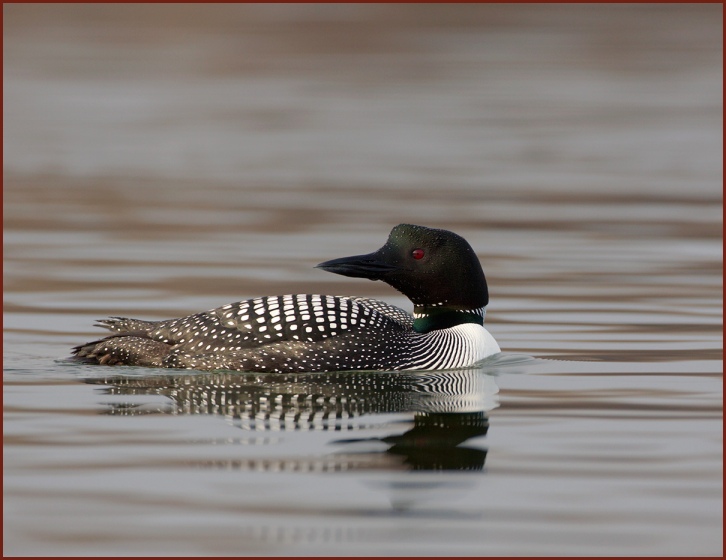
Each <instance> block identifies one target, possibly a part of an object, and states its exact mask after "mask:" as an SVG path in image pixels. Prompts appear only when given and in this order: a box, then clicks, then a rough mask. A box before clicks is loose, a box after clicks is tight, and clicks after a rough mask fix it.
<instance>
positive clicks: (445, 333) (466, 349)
mask: <svg viewBox="0 0 726 560" xmlns="http://www.w3.org/2000/svg"><path fill="white" fill-rule="evenodd" d="M412 349H413V350H414V353H413V355H414V356H415V360H416V364H415V366H413V367H412V368H411V369H450V368H462V367H468V366H472V365H474V364H476V363H478V362H480V361H481V360H483V359H484V358H488V357H489V356H492V355H494V354H497V353H499V352H501V349H500V348H499V344H497V341H496V340H494V337H493V336H492V335H491V334H489V331H488V330H486V329H485V328H484V327H482V326H481V325H477V324H476V323H463V324H461V325H456V326H455V327H450V328H448V329H440V330H436V331H431V332H429V333H426V334H424V335H421V337H420V339H419V341H417V343H414V344H412Z"/></svg>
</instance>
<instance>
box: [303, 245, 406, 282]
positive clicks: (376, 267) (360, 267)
mask: <svg viewBox="0 0 726 560" xmlns="http://www.w3.org/2000/svg"><path fill="white" fill-rule="evenodd" d="M315 268H322V269H323V270H327V271H328V272H332V273H334V274H340V275H342V276H351V277H353V278H368V279H370V280H381V279H382V278H383V277H384V276H385V275H386V274H388V273H389V272H393V271H394V270H397V267H395V266H393V265H391V264H388V263H385V262H383V261H381V260H380V258H379V256H378V253H377V252H376V253H370V254H368V255H356V256H353V257H343V258H341V259H333V260H330V261H325V262H322V263H320V264H319V265H317V266H316V267H315Z"/></svg>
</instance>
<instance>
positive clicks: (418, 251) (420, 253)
mask: <svg viewBox="0 0 726 560" xmlns="http://www.w3.org/2000/svg"><path fill="white" fill-rule="evenodd" d="M424 254H425V253H424V250H423V249H414V250H413V251H411V256H412V257H413V258H414V259H416V260H417V261H418V260H420V259H422V258H424Z"/></svg>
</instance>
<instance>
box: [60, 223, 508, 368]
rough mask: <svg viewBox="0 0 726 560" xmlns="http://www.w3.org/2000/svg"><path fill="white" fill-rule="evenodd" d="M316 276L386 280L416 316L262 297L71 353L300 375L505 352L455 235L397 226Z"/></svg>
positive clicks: (473, 263) (447, 363)
mask: <svg viewBox="0 0 726 560" xmlns="http://www.w3.org/2000/svg"><path fill="white" fill-rule="evenodd" d="M316 268H322V269H323V270H327V271H328V272H333V273H335V274H341V275H343V276H352V277H355V278H368V279H370V280H382V281H384V282H386V283H387V284H389V285H391V286H392V287H394V288H395V289H397V290H398V291H400V292H401V293H403V294H404V295H405V296H407V297H408V298H409V299H410V300H411V301H412V302H413V304H414V313H413V315H411V314H410V313H408V312H406V311H404V310H403V309H401V308H399V307H395V306H393V305H389V304H388V303H385V302H383V301H379V300H374V299H368V298H363V297H346V296H330V295H317V294H295V295H283V296H269V297H259V298H255V299H248V300H245V301H240V302H236V303H230V304H228V305H225V306H222V307H218V308H216V309H211V310H209V311H205V312H202V313H196V314H194V315H189V316H187V317H181V318H179V319H169V320H166V321H143V320H139V319H127V318H125V317H112V318H110V319H106V320H102V321H99V322H98V324H97V325H96V326H101V327H104V328H107V329H109V330H111V331H113V333H114V334H112V335H110V336H108V337H106V338H103V339H101V340H95V341H93V342H89V343H87V344H82V345H80V346H76V347H75V348H73V354H74V356H75V357H76V359H79V360H81V361H83V362H85V363H95V364H104V365H131V366H146V367H161V368H186V369H196V370H237V371H251V372H270V373H297V372H328V371H345V370H410V369H419V370H427V369H428V370H431V369H452V368H463V367H467V366H471V365H473V364H475V363H477V362H479V361H481V360H483V359H484V358H486V357H488V356H491V355H493V354H496V353H498V352H500V349H499V345H498V344H497V342H496V341H495V340H494V337H492V335H491V334H489V332H488V331H487V330H486V329H485V328H484V326H483V323H484V315H485V312H486V310H485V308H486V305H487V304H488V303H489V293H488V289H487V283H486V279H485V277H484V272H483V271H482V268H481V264H480V263H479V259H478V258H477V256H476V253H474V250H473V249H472V248H471V246H470V245H469V243H467V242H466V240H465V239H464V238H462V237H460V236H459V235H457V234H455V233H452V232H450V231H446V230H442V229H431V228H427V227H423V226H416V225H410V224H399V225H397V226H396V227H394V228H393V229H392V230H391V233H390V235H389V237H388V241H387V242H386V244H385V245H384V246H383V247H381V248H380V249H378V250H377V251H375V252H374V253H370V254H367V255H356V256H353V257H344V258H340V259H333V260H330V261H326V262H323V263H320V264H319V265H317V267H316Z"/></svg>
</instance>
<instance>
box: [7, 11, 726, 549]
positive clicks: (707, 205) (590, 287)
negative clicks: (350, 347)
mask: <svg viewBox="0 0 726 560" xmlns="http://www.w3.org/2000/svg"><path fill="white" fill-rule="evenodd" d="M3 12H4V36H5V42H4V121H5V129H4V194H3V201H4V214H3V217H4V270H3V273H4V276H3V281H4V296H5V300H4V354H3V361H4V539H3V541H4V543H3V546H4V553H5V554H6V555H32V554H40V555H94V556H99V555H140V554H173V555H217V554H219V555H366V554H367V555H382V554H386V555H412V556H427V555H457V554H458V555H480V556H486V555H602V556H608V555H611V556H616V555H714V556H718V555H721V553H722V551H723V546H722V522H723V514H722V506H723V498H722V488H723V485H722V476H723V467H722V465H723V439H722V434H723V430H722V402H723V398H722V395H723V391H722V368H723V365H722V348H723V337H722V195H721V183H722V167H721V163H722V159H721V158H722V147H723V143H722V130H721V123H722V85H721V84H722V21H723V20H722V7H721V6H720V5H705V4H702V5H640V6H635V5H599V6H595V5H559V6H534V5H529V6H526V7H521V6H517V5H467V6H463V5H458V6H454V7H450V6H431V5H427V6H424V5H417V6H412V5H397V6H390V5H366V6H363V5H357V6H356V5H335V6H326V7H316V6H313V5H295V6H292V5H285V6H282V5H266V6H263V5H235V6H232V5H225V6H221V5H220V6H203V5H181V4H179V5H175V6H173V7H172V6H169V7H167V6H164V5H155V6H146V5H121V4H117V5H95V6H94V5H49V4H46V5H35V6H30V5H4V6H3ZM400 222H412V223H420V224H424V225H429V226H434V227H445V228H447V229H451V230H454V231H456V232H457V233H460V234H462V235H463V236H464V237H466V238H467V239H468V240H469V241H470V243H471V244H472V246H473V247H474V248H475V250H476V251H477V252H478V254H479V256H480V258H481V260H482V263H483V265H484V269H485V271H486V273H487V278H488V280H489V288H490V293H491V304H490V306H489V309H488V313H487V325H488V329H489V330H490V332H492V334H493V335H494V336H495V338H496V339H497V341H498V342H499V344H500V346H501V347H502V349H503V353H502V354H500V355H498V356H495V357H493V358H491V359H489V360H487V361H485V362H484V363H483V364H482V365H481V366H480V367H478V368H474V369H471V370H460V371H452V372H418V373H396V374H391V373H387V372H373V373H355V374H342V373H341V374H329V375H319V374H318V375H257V374H240V373H236V374H228V373H214V374H209V373H195V372H191V371H181V372H180V371H169V370H156V369H144V368H125V367H123V368H122V367H115V368H104V367H91V366H81V365H78V364H73V363H69V362H67V361H65V358H66V357H67V356H68V354H69V349H70V347H71V346H73V345H75V344H78V343H80V342H84V341H86V340H90V339H91V337H94V336H96V335H97V334H99V332H98V331H97V332H94V330H95V329H93V327H92V324H93V322H94V320H95V319H98V318H102V317H105V316H108V315H128V316H136V317H139V318H147V319H162V318H169V317H174V316H180V315H182V314H188V313H192V312H196V311H200V310H204V309H209V308H212V307H216V306H219V305H222V304H224V303H227V302H231V301H237V300H240V299H244V298H248V297H254V296H258V295H271V294H283V293H294V292H323V293H335V294H349V295H353V294H355V295H367V296H375V297H380V298H383V299H386V300H387V301H390V302H391V303H393V304H396V305H400V306H403V307H406V308H410V304H409V303H408V302H407V300H406V299H405V298H403V297H402V296H400V295H399V294H397V293H396V292H394V291H393V290H392V289H391V288H389V287H387V286H385V285H381V284H380V283H370V282H363V281H358V280H353V279H345V278H341V277H336V276H334V275H330V274H326V273H324V272H322V271H320V270H316V269H314V268H313V266H314V265H315V264H317V263H318V262H321V261H323V260H326V259H330V258H335V257H340V256H345V255H352V254H358V253H361V252H368V251H370V250H373V249H375V248H377V247H378V246H380V245H381V244H382V242H383V241H384V240H385V238H386V235H387V233H388V231H389V230H390V228H391V227H392V226H393V225H395V224H397V223H400Z"/></svg>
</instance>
